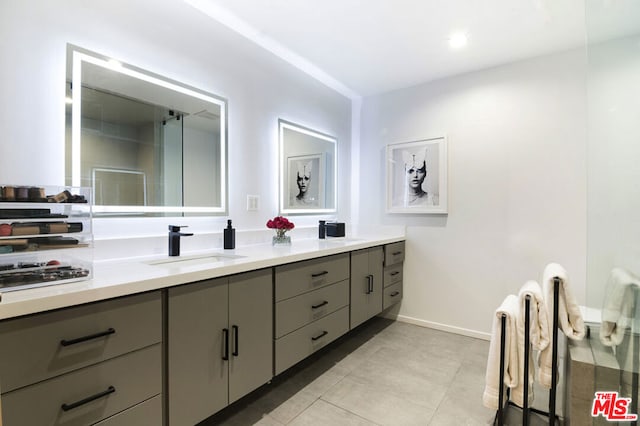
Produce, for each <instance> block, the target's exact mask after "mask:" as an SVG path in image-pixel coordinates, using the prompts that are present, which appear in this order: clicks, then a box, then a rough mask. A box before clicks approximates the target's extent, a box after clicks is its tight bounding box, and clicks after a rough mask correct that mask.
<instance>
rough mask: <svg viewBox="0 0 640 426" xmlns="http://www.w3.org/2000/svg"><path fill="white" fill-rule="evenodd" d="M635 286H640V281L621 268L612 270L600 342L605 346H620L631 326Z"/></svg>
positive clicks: (603, 312)
mask: <svg viewBox="0 0 640 426" xmlns="http://www.w3.org/2000/svg"><path fill="white" fill-rule="evenodd" d="M633 286H640V279H638V278H637V277H635V276H633V275H632V274H631V273H629V272H627V271H625V270H624V269H621V268H613V269H612V270H611V273H610V274H609V279H608V281H607V295H606V296H605V299H604V307H603V308H602V326H601V327H600V341H601V342H602V344H603V345H605V346H618V345H620V343H622V340H623V338H624V335H625V330H626V329H627V328H628V327H630V326H631V321H632V319H633V315H634V313H633V309H634V307H633V299H634V295H633Z"/></svg>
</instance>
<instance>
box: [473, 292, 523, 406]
mask: <svg viewBox="0 0 640 426" xmlns="http://www.w3.org/2000/svg"><path fill="white" fill-rule="evenodd" d="M518 311H519V307H518V298H517V297H516V296H514V295H509V296H507V297H506V298H505V299H504V301H503V302H502V304H501V305H500V307H499V308H498V309H496V311H495V315H494V317H493V326H492V329H491V342H490V343H489V358H488V359H487V371H486V375H485V388H484V393H483V395H482V403H483V404H484V406H485V407H487V408H491V409H494V410H497V409H498V406H499V404H498V399H499V397H500V396H499V392H500V386H508V387H511V388H513V387H515V386H516V385H517V384H518V349H517V347H516V346H517V342H518V337H517V332H516V329H517V324H516V318H517V316H518ZM503 315H504V316H505V317H506V324H505V325H506V327H505V350H504V382H503V383H499V381H500V337H501V335H502V331H501V330H502V329H501V321H502V316H503ZM503 395H505V396H506V392H504V394H503ZM501 403H504V401H502V402H501Z"/></svg>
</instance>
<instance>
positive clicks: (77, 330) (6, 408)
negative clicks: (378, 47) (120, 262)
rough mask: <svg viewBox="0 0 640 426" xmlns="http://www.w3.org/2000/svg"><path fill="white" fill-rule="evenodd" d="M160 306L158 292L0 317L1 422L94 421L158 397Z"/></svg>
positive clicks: (155, 409)
mask: <svg viewBox="0 0 640 426" xmlns="http://www.w3.org/2000/svg"><path fill="white" fill-rule="evenodd" d="M161 308H162V303H161V297H160V292H159V291H156V292H151V293H144V294H140V295H135V296H128V297H123V298H119V299H114V300H108V301H104V302H98V303H92V304H88V305H83V306H79V307H72V308H67V309H62V310H57V311H52V312H47V313H42V314H36V315H30V316H26V317H21V318H16V319H10V320H5V321H2V322H0V382H1V383H2V391H3V394H2V411H3V412H2V415H3V420H4V422H5V424H7V425H15V426H20V425H25V426H27V425H28V426H30V425H49V424H65V425H69V426H74V425H86V424H94V423H96V422H100V421H102V420H105V419H107V418H110V417H111V416H114V415H117V414H118V413H121V412H124V411H127V410H129V409H130V408H132V407H134V406H136V405H138V404H140V403H142V402H144V401H147V400H149V399H152V398H155V397H157V398H158V399H160V398H161V393H162V366H161V363H162V309H161ZM33 407H37V409H34V408H33ZM149 411H153V416H152V417H151V418H161V417H162V410H161V406H159V405H155V406H153V407H151V408H150V410H149Z"/></svg>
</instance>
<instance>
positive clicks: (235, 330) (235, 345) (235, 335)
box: [231, 325, 240, 356]
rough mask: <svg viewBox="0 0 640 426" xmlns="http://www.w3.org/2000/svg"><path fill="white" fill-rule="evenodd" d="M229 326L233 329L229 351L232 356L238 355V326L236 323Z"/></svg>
mask: <svg viewBox="0 0 640 426" xmlns="http://www.w3.org/2000/svg"><path fill="white" fill-rule="evenodd" d="M231 328H232V329H233V340H234V342H233V352H232V353H231V354H232V355H233V356H238V338H239V336H240V332H239V331H238V326H237V325H233V326H231Z"/></svg>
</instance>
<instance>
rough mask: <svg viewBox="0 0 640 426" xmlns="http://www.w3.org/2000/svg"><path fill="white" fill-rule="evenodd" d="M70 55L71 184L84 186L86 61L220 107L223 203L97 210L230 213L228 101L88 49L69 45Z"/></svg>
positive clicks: (101, 208)
mask: <svg viewBox="0 0 640 426" xmlns="http://www.w3.org/2000/svg"><path fill="white" fill-rule="evenodd" d="M67 55H70V56H71V61H72V62H71V73H72V78H71V84H72V87H73V90H72V93H71V102H72V105H71V185H72V186H80V185H81V174H80V172H81V156H80V154H81V124H82V120H81V117H82V111H81V103H82V102H81V100H82V63H83V62H87V63H90V64H93V65H96V66H99V67H103V68H106V69H109V70H113V71H116V72H119V73H121V74H124V75H126V76H129V77H133V78H137V79H140V80H142V81H145V82H147V83H151V84H155V85H158V86H160V87H164V88H166V89H169V90H173V91H176V92H178V93H182V94H184V95H188V96H192V97H194V98H197V99H201V100H204V101H206V102H211V103H213V104H216V105H218V106H219V107H220V186H221V188H220V203H221V205H220V206H217V207H185V206H104V205H102V206H93V211H94V213H112V214H116V213H219V214H226V213H227V205H228V191H227V170H228V168H227V124H228V123H227V101H226V99H224V98H220V97H217V96H214V95H212V94H210V93H207V92H203V91H201V90H198V89H196V88H193V87H189V86H186V85H184V84H182V83H179V82H176V81H172V80H169V79H167V78H164V77H162V76H159V75H157V74H153V73H151V72H149V71H146V70H142V69H140V68H136V67H134V66H131V65H128V64H124V63H122V62H120V61H118V60H115V59H110V58H108V57H104V56H101V55H99V54H96V53H93V52H90V51H88V50H85V49H82V48H79V47H77V46H73V45H71V44H69V45H68V49H67Z"/></svg>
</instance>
